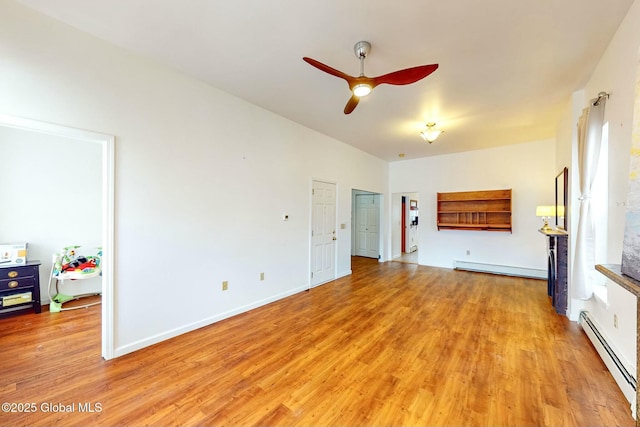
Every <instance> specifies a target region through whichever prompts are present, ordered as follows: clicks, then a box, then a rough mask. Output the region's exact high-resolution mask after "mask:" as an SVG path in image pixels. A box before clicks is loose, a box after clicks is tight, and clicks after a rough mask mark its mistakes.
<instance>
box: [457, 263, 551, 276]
mask: <svg viewBox="0 0 640 427" xmlns="http://www.w3.org/2000/svg"><path fill="white" fill-rule="evenodd" d="M453 268H454V269H456V270H466V271H475V272H479V273H492V274H502V275H505V276H517V277H529V278H534V279H546V278H547V270H539V269H536V268H526V267H512V266H508V265H498V264H486V263H481V262H469V261H460V260H454V261H453Z"/></svg>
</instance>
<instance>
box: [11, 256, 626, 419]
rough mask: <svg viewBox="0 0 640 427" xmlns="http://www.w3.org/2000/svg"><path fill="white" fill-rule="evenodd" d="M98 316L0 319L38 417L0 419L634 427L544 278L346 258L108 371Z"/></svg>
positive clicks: (21, 400)
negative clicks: (333, 273)
mask: <svg viewBox="0 0 640 427" xmlns="http://www.w3.org/2000/svg"><path fill="white" fill-rule="evenodd" d="M157 309H158V310H166V309H168V308H167V307H158V308H157ZM99 322H100V307H99V306H96V307H91V308H88V309H82V310H75V311H68V312H63V313H49V312H43V313H42V314H40V315H35V314H26V315H21V316H16V317H13V318H8V319H3V320H0V325H2V327H1V328H0V352H1V355H2V365H1V366H2V369H1V371H0V394H1V396H2V398H1V400H2V402H13V403H15V404H22V405H23V409H24V405H25V404H31V403H33V404H34V405H33V407H32V408H34V409H35V412H33V413H21V414H19V413H6V412H0V425H2V426H14V425H29V426H31V425H33V426H36V425H41V426H54V425H78V426H93V425H99V426H107V425H108V426H142V425H153V426H174V425H190V426H222V425H227V426H228V425H231V426H246V425H260V426H271V425H283V426H289V425H290V426H293V425H301V426H383V425H384V426H411V425H421V426H436V425H437V426H441V425H442V426H444V425H447V426H545V425H546V426H634V425H635V422H634V421H633V419H632V418H631V416H630V413H629V405H628V403H627V402H626V400H625V399H624V396H623V395H622V393H621V392H620V391H619V389H618V388H617V386H616V385H615V383H614V381H613V379H612V378H611V375H610V374H609V373H608V371H607V370H606V368H605V366H604V364H603V363H602V362H601V361H600V359H599V358H598V355H597V354H596V352H595V350H594V349H593V348H592V346H591V345H590V343H589V341H588V339H587V338H586V336H585V335H584V333H583V331H582V330H581V329H580V327H579V326H577V325H576V324H574V323H571V322H569V321H568V320H567V319H566V318H564V317H562V316H558V315H556V314H555V313H554V311H553V309H552V308H551V305H550V303H549V301H548V298H547V295H546V282H544V281H540V280H531V279H522V278H513V277H505V276H496V275H489V274H481V273H470V272H461V271H451V270H447V269H439V268H429V267H424V266H418V265H413V264H406V263H399V262H388V263H378V262H377V261H376V260H369V259H365V258H354V259H353V274H352V275H351V276H349V277H345V278H342V279H339V280H336V281H334V282H331V283H328V284H326V285H323V286H320V287H317V288H314V289H312V290H310V291H308V292H302V293H300V294H297V295H294V296H292V297H289V298H287V299H285V300H282V301H278V302H275V303H272V304H269V305H267V306H264V307H261V308H258V309H256V310H253V311H251V312H248V313H244V314H242V315H238V316H235V317H233V318H230V319H227V320H225V321H222V322H218V323H216V324H214V325H210V326H208V327H205V328H202V329H200V330H197V331H194V332H192V333H189V334H185V335H182V336H180V337H177V338H174V339H172V340H169V341H166V342H163V343H160V344H157V345H155V346H152V347H149V348H146V349H143V350H140V351H138V352H135V353H132V354H129V355H126V356H123V357H121V358H118V359H115V360H111V361H104V360H102V359H101V357H100V342H99V341H100V332H99ZM140 322H144V319H142V318H141V319H140ZM86 404H90V405H92V409H94V410H97V409H100V411H99V412H93V413H91V412H86V409H88V407H87V406H84V405H86ZM98 404H99V405H100V407H99V408H98V407H97V405H98ZM51 405H62V406H58V407H57V408H58V409H61V408H62V409H67V410H69V411H67V412H45V410H47V409H48V407H49V406H51ZM53 409H55V407H53ZM71 410H73V411H71ZM82 410H84V412H83V411H82Z"/></svg>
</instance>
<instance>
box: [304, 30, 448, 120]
mask: <svg viewBox="0 0 640 427" xmlns="http://www.w3.org/2000/svg"><path fill="white" fill-rule="evenodd" d="M370 50H371V43H369V42H366V41H359V42H358V43H356V44H355V45H354V46H353V51H354V53H355V54H356V58H358V59H359V60H360V75H359V76H358V77H353V76H350V75H348V74H345V73H343V72H342V71H339V70H336V69H335V68H332V67H330V66H328V65H325V64H323V63H322V62H320V61H316V60H315V59H312V58H309V57H307V56H305V57H303V58H302V59H303V60H304V61H305V62H306V63H308V64H309V65H312V66H314V67H316V68H317V69H319V70H320V71H324V72H325V73H328V74H331V75H332V76H335V77H340V78H341V79H344V80H345V81H346V82H347V84H348V85H349V89H350V90H351V92H352V95H351V98H349V100H348V101H347V105H345V107H344V113H345V114H351V112H352V111H353V110H354V109H355V108H356V106H357V105H358V102H359V100H360V97H362V96H367V95H368V94H369V92H371V91H372V90H373V89H374V88H375V87H376V86H378V85H380V84H390V85H397V86H401V85H408V84H411V83H415V82H417V81H418V80H422V79H424V78H425V77H427V76H428V75H429V74H431V73H433V72H434V71H435V70H437V69H438V64H431V65H420V66H418V67H413V68H406V69H404V70H399V71H394V72H392V73H388V74H384V75H382V76H378V77H367V76H365V75H364V60H365V58H366V57H367V55H368V54H369V51H370Z"/></svg>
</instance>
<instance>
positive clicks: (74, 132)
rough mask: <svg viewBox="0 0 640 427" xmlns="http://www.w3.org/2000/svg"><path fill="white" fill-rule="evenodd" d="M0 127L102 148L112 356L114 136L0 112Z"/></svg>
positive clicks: (105, 315) (106, 348)
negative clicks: (81, 142)
mask: <svg viewBox="0 0 640 427" xmlns="http://www.w3.org/2000/svg"><path fill="white" fill-rule="evenodd" d="M0 126H4V127H11V128H16V129H21V130H26V131H32V132H39V133H44V134H48V135H55V136H60V137H65V138H70V139H75V140H78V141H84V142H88V143H93V144H100V147H101V150H102V188H101V190H102V207H101V210H102V226H101V229H102V230H101V234H102V259H103V263H102V266H103V268H102V304H101V308H102V321H101V329H102V332H101V334H102V357H103V358H104V359H106V360H109V359H113V357H114V352H115V351H114V338H113V335H114V333H113V332H114V304H113V295H114V293H113V289H114V282H113V278H114V241H115V178H114V177H115V136H113V135H107V134H102V133H97V132H92V131H86V130H81V129H76V128H71V127H67V126H62V125H56V124H52V123H46V122H41V121H37V120H31V119H25V118H22V117H16V116H11V115H7V114H0Z"/></svg>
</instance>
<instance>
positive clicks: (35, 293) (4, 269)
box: [0, 261, 42, 317]
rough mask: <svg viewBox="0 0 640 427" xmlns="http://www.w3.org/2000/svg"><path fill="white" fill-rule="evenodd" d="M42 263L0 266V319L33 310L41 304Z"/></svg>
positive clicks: (36, 309)
mask: <svg viewBox="0 0 640 427" xmlns="http://www.w3.org/2000/svg"><path fill="white" fill-rule="evenodd" d="M39 270H40V261H28V262H27V263H26V264H24V265H8V266H2V265H0V317H2V316H4V315H7V314H10V313H16V312H19V311H24V310H27V309H31V308H33V311H34V312H35V313H40V311H41V310H42V307H41V304H40V271H39Z"/></svg>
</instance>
